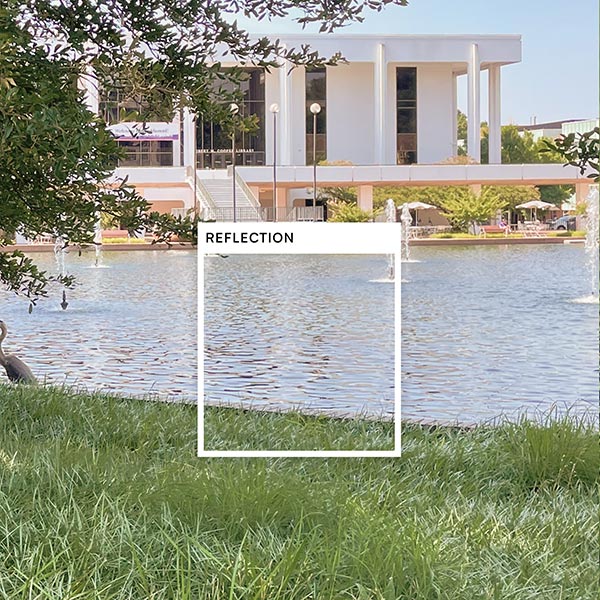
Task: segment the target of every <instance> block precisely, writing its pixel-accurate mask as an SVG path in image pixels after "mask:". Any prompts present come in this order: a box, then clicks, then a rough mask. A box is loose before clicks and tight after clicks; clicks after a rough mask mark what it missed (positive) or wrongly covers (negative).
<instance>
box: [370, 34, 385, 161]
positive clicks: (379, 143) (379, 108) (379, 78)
mask: <svg viewBox="0 0 600 600" xmlns="http://www.w3.org/2000/svg"><path fill="white" fill-rule="evenodd" d="M375 52H376V54H375V64H374V68H375V77H374V78H373V81H374V88H375V89H374V100H375V111H374V113H375V123H374V127H375V128H374V132H375V135H374V136H373V140H374V148H373V159H374V161H373V162H374V164H376V165H383V164H385V100H386V96H387V94H386V61H385V44H377V49H376V51H375Z"/></svg>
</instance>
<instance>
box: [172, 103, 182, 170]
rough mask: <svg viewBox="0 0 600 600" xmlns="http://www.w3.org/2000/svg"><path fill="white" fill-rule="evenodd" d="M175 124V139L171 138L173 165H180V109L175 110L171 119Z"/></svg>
mask: <svg viewBox="0 0 600 600" xmlns="http://www.w3.org/2000/svg"><path fill="white" fill-rule="evenodd" d="M172 122H173V123H174V124H175V125H177V139H174V140H173V166H174V167H180V166H181V141H182V140H181V137H182V132H181V111H176V114H175V118H174V119H173V121H172Z"/></svg>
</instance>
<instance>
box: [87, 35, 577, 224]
mask: <svg viewBox="0 0 600 600" xmlns="http://www.w3.org/2000/svg"><path fill="white" fill-rule="evenodd" d="M274 37H275V36H274ZM276 37H277V38H278V39H279V40H280V42H281V43H282V44H284V45H286V46H288V47H297V46H299V45H301V44H308V45H310V46H311V48H312V49H314V50H316V51H318V52H319V53H320V54H321V55H323V56H331V55H333V54H335V53H336V52H340V53H341V54H342V55H343V57H344V58H345V60H346V62H344V63H342V64H339V65H337V66H333V67H327V68H321V69H312V70H308V69H305V68H302V67H295V66H293V65H291V64H285V63H284V64H281V65H280V66H279V67H278V68H275V69H271V70H270V71H265V70H264V69H262V68H256V67H252V66H246V65H244V69H245V70H246V71H247V77H246V80H245V81H244V82H243V83H242V84H241V89H242V92H243V101H242V102H241V103H240V104H239V106H237V105H236V106H234V109H235V110H236V111H239V114H241V115H244V116H250V115H254V116H255V119H256V121H257V123H258V127H257V129H256V130H254V131H252V132H250V133H248V132H244V131H238V132H236V133H235V135H234V136H231V135H230V133H229V132H225V131H224V130H223V128H222V127H221V126H220V125H219V124H218V123H213V122H210V121H205V120H203V119H202V115H198V116H197V118H196V119H194V117H193V116H192V115H191V114H189V113H183V114H181V115H176V116H175V118H174V120H173V121H172V122H171V123H147V124H145V126H144V127H143V128H137V130H136V127H135V125H132V124H131V123H119V122H118V114H119V98H118V93H116V92H111V91H109V92H107V93H106V94H101V95H100V97H98V93H97V92H93V91H92V90H90V91H89V92H88V97H89V103H90V105H91V107H92V108H93V109H94V110H96V111H98V113H99V114H100V115H102V116H103V117H104V118H105V119H106V120H107V122H108V123H109V124H110V127H111V129H112V131H113V133H114V134H115V135H116V136H117V137H118V140H119V144H120V145H122V146H124V147H125V158H124V159H123V160H122V161H121V163H120V165H119V168H118V169H117V174H118V175H119V176H125V175H127V176H128V178H129V181H130V182H131V183H133V184H134V185H135V186H136V188H137V189H138V190H139V191H140V193H142V194H143V195H144V196H145V197H146V198H147V199H148V200H149V201H150V202H152V204H153V208H154V209H155V210H159V211H161V212H172V213H174V214H182V213H183V212H185V211H186V210H189V209H190V208H192V207H194V206H196V207H197V208H199V209H201V210H202V212H203V215H205V216H206V217H207V218H214V219H217V220H232V219H233V218H234V212H233V208H234V205H235V209H236V211H235V219H236V220H244V219H251V220H256V219H269V220H271V219H272V218H273V214H274V213H273V208H274V207H275V206H276V207H277V219H278V220H294V219H300V218H308V219H311V220H313V219H316V220H319V219H322V218H323V210H322V207H320V206H317V207H316V208H313V188H314V184H315V182H316V187H317V190H318V189H319V187H321V186H332V185H334V186H352V187H354V188H356V189H357V190H358V201H359V205H360V206H361V207H362V208H364V209H369V208H370V207H372V198H373V186H377V185H448V184H461V183H462V184H466V183H468V184H486V183H490V184H491V183H493V184H524V183H527V184H539V183H545V184H553V183H561V184H562V183H580V184H581V185H584V182H585V178H584V177H583V176H581V175H579V173H578V172H577V170H576V169H575V168H566V169H565V168H563V167H562V165H556V164H554V165H550V164H548V165H544V164H536V165H501V164H500V163H501V138H500V126H501V116H502V94H501V88H502V85H501V82H502V67H504V66H506V65H511V64H513V63H518V62H519V61H520V60H521V36H520V35H385V36H377V35H324V34H321V35H282V36H276ZM229 64H231V63H229ZM223 66H224V67H227V66H228V63H227V62H226V61H223ZM482 71H487V74H488V76H487V78H485V81H486V87H487V90H485V92H486V93H485V97H486V98H487V107H486V111H485V112H486V114H487V115H488V125H489V164H486V165H480V164H468V165H457V164H440V163H443V162H444V161H446V160H448V159H449V158H451V157H453V156H456V155H457V154H458V152H457V78H459V77H461V76H466V92H467V111H466V112H467V119H468V135H467V140H466V142H467V146H468V149H469V155H470V156H471V157H472V158H473V159H474V161H475V162H476V163H477V162H479V160H480V156H479V154H480V126H479V124H480V122H481V117H480V114H481V110H482V100H481V99H482V96H483V95H484V94H482V92H483V90H482V83H481V81H482ZM94 94H95V95H94ZM315 165H317V166H316V167H315ZM311 211H312V212H311Z"/></svg>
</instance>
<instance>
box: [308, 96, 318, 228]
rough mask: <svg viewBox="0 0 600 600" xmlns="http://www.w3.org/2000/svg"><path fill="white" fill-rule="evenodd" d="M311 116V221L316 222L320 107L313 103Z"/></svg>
mask: <svg viewBox="0 0 600 600" xmlns="http://www.w3.org/2000/svg"><path fill="white" fill-rule="evenodd" d="M310 112H311V113H312V115H313V220H314V221H316V220H317V115H318V114H319V113H320V112H321V105H320V104H319V103H318V102H313V103H312V104H311V105H310Z"/></svg>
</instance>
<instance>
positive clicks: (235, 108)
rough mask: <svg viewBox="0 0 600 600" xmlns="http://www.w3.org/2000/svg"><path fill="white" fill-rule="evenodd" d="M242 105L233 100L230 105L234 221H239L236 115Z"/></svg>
mask: <svg viewBox="0 0 600 600" xmlns="http://www.w3.org/2000/svg"><path fill="white" fill-rule="evenodd" d="M239 110H240V107H239V106H238V105H237V104H235V102H232V103H231V104H230V105H229V111H230V112H231V114H232V116H233V125H232V133H231V171H232V175H233V187H232V196H231V199H232V200H233V222H234V223H235V222H236V221H237V214H236V213H237V206H236V197H235V116H236V115H237V114H238V112H239Z"/></svg>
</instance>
